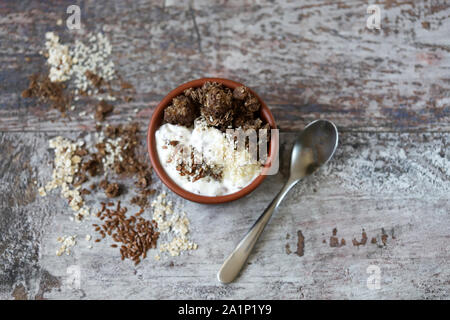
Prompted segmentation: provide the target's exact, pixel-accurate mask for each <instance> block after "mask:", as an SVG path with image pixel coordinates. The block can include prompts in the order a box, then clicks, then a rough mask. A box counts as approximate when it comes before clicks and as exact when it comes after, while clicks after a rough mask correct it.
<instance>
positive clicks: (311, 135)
mask: <svg viewBox="0 0 450 320" xmlns="http://www.w3.org/2000/svg"><path fill="white" fill-rule="evenodd" d="M337 145H338V131H337V128H336V126H335V125H334V123H332V122H330V121H328V120H316V121H313V122H311V123H309V124H308V125H307V126H306V127H305V129H304V130H303V131H302V133H300V135H299V136H298V138H297V139H296V141H295V143H294V147H293V148H292V153H291V168H290V177H291V178H292V179H294V180H299V179H301V178H303V177H305V176H307V175H310V174H312V173H313V172H314V171H316V170H317V169H318V168H319V167H320V166H322V165H323V164H325V163H327V162H328V161H329V160H330V159H331V158H332V157H333V154H334V152H335V151H336V148H337Z"/></svg>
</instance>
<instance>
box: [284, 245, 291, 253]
mask: <svg viewBox="0 0 450 320" xmlns="http://www.w3.org/2000/svg"><path fill="white" fill-rule="evenodd" d="M285 249H286V253H287V254H291V253H292V251H291V249H290V247H289V243H286V246H285Z"/></svg>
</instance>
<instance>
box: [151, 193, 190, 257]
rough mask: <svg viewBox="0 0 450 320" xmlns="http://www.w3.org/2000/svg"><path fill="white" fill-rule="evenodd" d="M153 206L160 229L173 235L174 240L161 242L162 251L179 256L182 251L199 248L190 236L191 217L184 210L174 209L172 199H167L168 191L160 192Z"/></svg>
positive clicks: (163, 232) (154, 216)
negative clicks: (176, 210) (179, 211)
mask: <svg viewBox="0 0 450 320" xmlns="http://www.w3.org/2000/svg"><path fill="white" fill-rule="evenodd" d="M151 206H152V208H153V220H155V221H156V223H157V225H158V229H159V231H160V232H161V233H162V234H165V235H166V236H169V235H172V240H170V241H169V242H165V243H161V244H160V247H159V251H160V252H168V253H169V254H170V255H171V256H178V255H180V253H181V252H182V251H187V250H196V249H197V244H196V243H194V242H192V241H190V240H189V238H188V233H189V224H190V223H189V219H188V218H187V217H186V214H185V213H184V212H181V213H178V212H174V211H173V204H172V201H167V200H166V193H164V192H163V193H160V194H159V195H158V196H157V197H156V199H155V200H154V201H153V202H152V204H151Z"/></svg>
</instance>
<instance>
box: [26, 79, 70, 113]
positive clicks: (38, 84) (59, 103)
mask: <svg viewBox="0 0 450 320" xmlns="http://www.w3.org/2000/svg"><path fill="white" fill-rule="evenodd" d="M29 81H30V82H29V85H28V88H27V89H25V90H24V91H22V98H36V99H38V100H39V101H41V102H44V103H50V105H51V108H53V109H56V110H58V111H59V112H61V114H62V116H63V117H64V116H65V112H66V110H67V108H68V106H69V105H70V101H71V98H70V96H69V95H68V94H67V93H66V91H65V90H66V87H67V86H66V84H64V83H62V82H52V81H50V78H49V77H48V75H42V74H39V73H35V74H33V75H31V76H30V77H29Z"/></svg>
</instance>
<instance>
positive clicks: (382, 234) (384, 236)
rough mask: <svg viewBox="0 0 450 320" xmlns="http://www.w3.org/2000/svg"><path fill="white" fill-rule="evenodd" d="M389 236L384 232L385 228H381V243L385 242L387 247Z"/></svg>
mask: <svg viewBox="0 0 450 320" xmlns="http://www.w3.org/2000/svg"><path fill="white" fill-rule="evenodd" d="M387 239H388V235H387V234H386V231H384V228H381V242H383V245H384V246H386V244H387Z"/></svg>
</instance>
